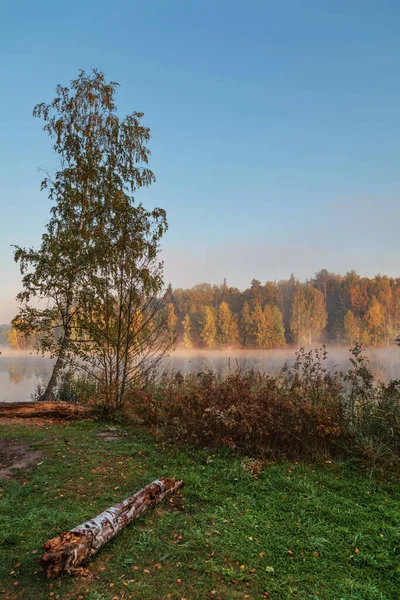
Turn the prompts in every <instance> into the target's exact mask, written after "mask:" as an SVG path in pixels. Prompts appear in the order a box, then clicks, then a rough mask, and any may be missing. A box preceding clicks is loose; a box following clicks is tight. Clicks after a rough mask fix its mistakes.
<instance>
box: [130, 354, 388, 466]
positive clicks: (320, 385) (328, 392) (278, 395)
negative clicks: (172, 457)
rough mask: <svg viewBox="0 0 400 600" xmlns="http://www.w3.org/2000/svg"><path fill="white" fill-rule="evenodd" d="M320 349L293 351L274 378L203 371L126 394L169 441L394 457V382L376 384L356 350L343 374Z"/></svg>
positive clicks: (259, 451)
mask: <svg viewBox="0 0 400 600" xmlns="http://www.w3.org/2000/svg"><path fill="white" fill-rule="evenodd" d="M326 358H327V352H326V351H325V349H321V350H314V351H309V352H306V351H304V350H300V351H299V352H298V353H297V359H296V361H295V363H294V365H293V366H292V367H285V368H284V369H282V371H281V372H280V373H279V374H278V375H277V376H272V375H266V374H262V373H256V372H254V371H248V372H240V371H237V372H235V373H232V374H230V375H229V376H228V377H226V378H221V377H218V376H217V375H216V374H215V373H212V372H210V371H205V372H202V373H199V374H198V375H188V376H186V377H183V376H181V375H180V374H179V373H178V374H177V375H176V376H175V377H173V378H166V379H164V380H163V381H162V382H160V383H158V384H153V385H152V386H151V387H148V388H146V389H145V390H141V391H137V392H135V393H134V394H132V396H131V405H132V406H133V410H134V411H135V413H136V414H137V415H139V416H140V417H141V418H142V419H143V420H144V422H146V423H147V424H150V425H151V426H152V427H153V428H154V430H156V431H157V432H158V433H161V434H162V435H164V436H165V437H167V438H168V439H170V440H174V441H184V442H186V443H187V442H190V443H195V444H199V445H202V446H206V447H207V446H213V445H225V446H228V447H230V448H234V449H239V450H243V451H245V452H247V453H250V454H253V455H269V456H275V457H276V456H292V457H293V456H313V457H315V456H317V455H321V454H325V455H327V454H332V455H335V454H338V453H343V452H345V453H348V452H352V453H357V454H361V455H362V454H369V455H370V456H373V455H374V453H375V454H377V453H378V454H380V455H382V456H383V455H384V456H385V457H386V458H389V459H393V460H398V458H399V455H400V382H399V381H392V382H391V383H389V384H388V385H386V384H383V383H381V382H375V381H374V379H373V376H372V374H371V372H370V370H369V365H368V362H367V361H366V359H365V358H364V356H363V355H362V353H361V350H360V348H359V347H356V348H354V350H353V354H352V357H351V363H350V369H349V370H348V372H347V374H346V375H344V374H343V373H341V372H339V371H335V370H333V371H331V370H328V369H327V368H325V366H324V364H325V360H326Z"/></svg>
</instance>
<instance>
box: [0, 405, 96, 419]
mask: <svg viewBox="0 0 400 600" xmlns="http://www.w3.org/2000/svg"><path fill="white" fill-rule="evenodd" d="M94 412H95V408H94V406H88V405H84V404H70V403H69V402H0V419H1V418H5V417H7V418H10V417H11V418H12V417H18V418H29V417H55V418H59V419H76V418H79V417H88V416H90V415H92V414H93V413H94Z"/></svg>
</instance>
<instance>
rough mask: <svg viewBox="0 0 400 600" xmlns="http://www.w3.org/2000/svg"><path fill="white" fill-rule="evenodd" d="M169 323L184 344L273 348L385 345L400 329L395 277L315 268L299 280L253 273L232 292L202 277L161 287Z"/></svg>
mask: <svg viewBox="0 0 400 600" xmlns="http://www.w3.org/2000/svg"><path fill="white" fill-rule="evenodd" d="M167 293H168V295H169V318H168V321H169V328H170V331H171V332H173V331H175V332H176V339H177V344H178V345H183V346H184V347H186V348H209V349H211V348H227V347H233V346H240V347H243V348H279V347H283V346H285V345H286V344H295V345H298V346H300V345H308V346H309V345H311V344H313V343H315V342H326V343H334V344H343V345H347V346H349V345H353V344H354V343H355V342H360V343H361V344H363V345H365V346H375V347H376V346H383V345H389V344H390V343H393V342H394V340H395V339H396V337H397V336H398V335H399V334H400V278H396V279H394V278H391V277H388V276H386V275H376V276H375V277H374V278H367V277H361V276H360V275H358V274H357V273H356V272H355V271H350V272H348V273H347V274H346V275H336V274H334V273H329V272H328V271H327V270H326V269H323V270H321V271H319V272H318V273H316V275H315V277H314V278H312V279H310V280H308V281H306V282H305V283H300V282H299V281H298V280H297V279H296V278H295V276H294V275H292V276H291V277H290V278H289V279H287V280H281V281H278V282H276V281H267V282H266V283H264V284H262V283H261V282H260V281H258V280H257V279H253V280H252V281H251V284H250V287H249V288H248V289H246V290H244V291H240V290H239V289H237V288H235V287H230V286H229V285H228V283H227V281H226V280H225V281H224V283H223V284H222V285H219V286H218V285H210V284H208V283H202V284H199V285H196V286H194V287H192V288H190V289H175V290H173V289H172V287H171V286H169V288H168V292H167Z"/></svg>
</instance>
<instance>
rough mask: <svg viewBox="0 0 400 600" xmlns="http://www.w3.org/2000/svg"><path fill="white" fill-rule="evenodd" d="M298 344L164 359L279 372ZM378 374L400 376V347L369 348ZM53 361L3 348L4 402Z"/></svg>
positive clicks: (345, 357)
mask: <svg viewBox="0 0 400 600" xmlns="http://www.w3.org/2000/svg"><path fill="white" fill-rule="evenodd" d="M327 351H328V353H329V354H328V356H329V358H328V360H327V361H326V365H327V366H328V368H330V369H333V368H334V367H335V366H336V367H337V368H339V369H340V370H342V371H346V370H347V369H348V366H349V358H350V352H349V351H348V350H347V349H346V348H342V347H341V348H338V347H332V348H329V347H327ZM295 352H296V350H295V349H294V348H287V349H283V350H238V349H236V350H190V351H189V350H184V349H179V348H178V349H177V350H175V351H174V352H172V353H171V355H170V356H169V357H168V358H166V359H165V361H164V362H163V369H166V370H167V371H168V372H169V373H174V372H177V371H180V372H181V373H182V374H186V373H198V372H199V371H203V370H204V369H211V370H213V371H216V372H217V373H218V374H219V375H221V376H226V375H228V374H229V373H232V372H234V371H236V370H237V369H241V370H244V371H245V370H247V369H255V370H257V371H262V372H266V373H270V374H274V373H277V372H278V371H279V370H280V369H281V367H282V366H283V365H284V363H285V362H288V363H289V364H291V363H293V361H294V359H295ZM365 355H366V356H367V357H368V359H369V361H370V364H371V369H372V372H373V373H374V375H375V376H376V377H377V378H379V379H381V380H383V381H388V380H389V379H400V348H398V347H397V346H394V347H389V348H378V349H368V350H366V351H365ZM52 364H53V361H52V360H50V359H49V358H43V357H42V356H40V355H37V354H35V353H29V352H17V351H15V350H9V349H5V348H2V349H1V355H0V402H19V401H27V400H30V399H31V395H32V394H33V393H34V392H35V390H36V387H37V385H38V384H41V385H43V384H44V383H45V382H46V381H47V379H48V378H49V376H50V374H51V369H52Z"/></svg>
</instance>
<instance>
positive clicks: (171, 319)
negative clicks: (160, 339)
mask: <svg viewBox="0 0 400 600" xmlns="http://www.w3.org/2000/svg"><path fill="white" fill-rule="evenodd" d="M166 311H167V329H168V335H169V338H170V343H171V345H173V344H174V343H175V341H176V328H177V325H178V317H177V316H176V314H175V308H174V305H173V304H172V302H168V304H167V306H166Z"/></svg>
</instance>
